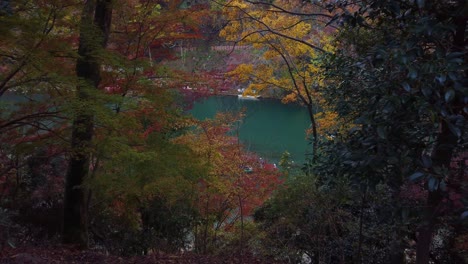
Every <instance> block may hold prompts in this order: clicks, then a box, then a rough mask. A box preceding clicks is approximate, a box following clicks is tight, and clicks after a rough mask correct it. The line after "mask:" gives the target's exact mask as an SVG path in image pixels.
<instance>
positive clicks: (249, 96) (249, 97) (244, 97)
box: [237, 94, 260, 100]
mask: <svg viewBox="0 0 468 264" xmlns="http://www.w3.org/2000/svg"><path fill="white" fill-rule="evenodd" d="M237 98H239V99H245V100H258V99H259V98H260V96H259V95H243V94H238V95H237Z"/></svg>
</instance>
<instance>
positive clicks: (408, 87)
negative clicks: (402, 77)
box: [401, 82, 411, 92]
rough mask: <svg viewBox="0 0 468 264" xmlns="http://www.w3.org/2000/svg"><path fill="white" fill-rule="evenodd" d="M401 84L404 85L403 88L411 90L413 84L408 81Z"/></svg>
mask: <svg viewBox="0 0 468 264" xmlns="http://www.w3.org/2000/svg"><path fill="white" fill-rule="evenodd" d="M401 86H403V89H405V91H407V92H410V91H411V86H410V85H409V84H408V83H407V82H404V83H402V84H401Z"/></svg>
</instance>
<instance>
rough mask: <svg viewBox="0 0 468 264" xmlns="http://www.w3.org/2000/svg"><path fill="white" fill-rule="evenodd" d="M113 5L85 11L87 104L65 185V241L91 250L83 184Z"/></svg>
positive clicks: (79, 68)
mask: <svg viewBox="0 0 468 264" xmlns="http://www.w3.org/2000/svg"><path fill="white" fill-rule="evenodd" d="M111 18H112V5H111V1H108V0H97V1H87V2H86V3H85V5H84V7H83V12H82V17H81V22H80V24H81V28H80V38H79V48H78V55H79V57H78V60H77V63H76V75H77V77H78V78H79V82H80V83H79V84H78V86H77V90H76V93H77V97H78V98H79V99H80V100H82V101H83V103H84V104H83V105H82V107H83V108H81V109H79V110H78V111H77V116H76V117H75V118H74V121H73V126H72V131H73V132H72V139H71V151H72V156H71V159H70V163H69V167H68V173H67V177H66V183H65V197H64V223H63V241H64V242H65V243H76V244H79V245H80V246H82V247H87V246H88V212H87V203H86V191H85V189H84V188H83V186H82V184H83V181H84V179H85V178H86V177H87V176H88V175H89V167H90V149H89V148H90V147H91V141H92V138H93V135H94V132H93V119H94V116H95V114H94V113H93V111H92V110H91V109H89V108H88V107H89V105H90V104H89V102H91V101H92V100H93V99H94V96H93V91H92V90H93V89H97V88H98V87H99V83H100V81H101V76H100V73H101V65H102V63H101V62H100V59H99V54H100V52H102V50H103V49H104V48H105V47H106V44H107V40H108V38H109V34H110V26H111Z"/></svg>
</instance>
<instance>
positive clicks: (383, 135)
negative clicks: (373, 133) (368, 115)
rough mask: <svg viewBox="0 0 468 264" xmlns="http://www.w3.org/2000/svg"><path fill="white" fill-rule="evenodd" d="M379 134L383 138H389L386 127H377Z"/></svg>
mask: <svg viewBox="0 0 468 264" xmlns="http://www.w3.org/2000/svg"><path fill="white" fill-rule="evenodd" d="M377 135H379V137H380V138H381V139H387V132H386V131H385V127H383V126H379V127H377Z"/></svg>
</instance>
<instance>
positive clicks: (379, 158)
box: [327, 1, 467, 263]
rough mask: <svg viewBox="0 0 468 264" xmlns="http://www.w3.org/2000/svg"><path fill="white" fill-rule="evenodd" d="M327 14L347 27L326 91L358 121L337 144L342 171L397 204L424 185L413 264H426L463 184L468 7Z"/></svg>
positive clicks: (396, 5)
mask: <svg viewBox="0 0 468 264" xmlns="http://www.w3.org/2000/svg"><path fill="white" fill-rule="evenodd" d="M358 7H359V12H355V13H354V14H353V13H351V12H349V9H352V10H356V9H357V8H358ZM330 8H335V9H342V10H345V11H344V12H343V13H342V15H341V16H340V17H341V19H342V20H343V21H344V22H345V23H346V25H348V27H346V28H344V29H343V30H342V32H341V38H340V41H341V45H342V46H341V48H340V49H339V53H336V55H335V56H332V57H331V58H332V64H331V67H330V68H329V69H330V70H329V71H328V73H329V75H328V78H329V79H330V81H332V80H333V81H335V82H334V83H333V82H330V83H331V84H333V85H331V86H330V89H327V93H328V96H327V99H328V101H329V102H330V103H331V104H332V105H334V109H335V111H336V112H337V113H338V114H339V115H340V116H342V117H345V119H348V120H352V122H354V124H355V126H354V129H353V130H351V131H349V133H346V134H347V135H346V141H345V142H339V145H341V147H342V149H341V150H340V153H341V155H342V157H343V158H344V159H343V164H349V165H350V168H352V169H349V172H350V171H352V170H355V172H354V173H356V175H361V176H358V178H359V179H360V180H361V181H363V180H366V181H368V183H370V184H371V185H370V186H375V184H376V183H378V182H385V183H386V184H388V185H389V186H390V187H391V188H392V191H393V192H394V195H393V196H394V197H395V199H396V198H397V196H398V195H399V192H400V187H401V186H402V185H403V184H404V183H405V182H407V181H408V179H409V180H411V181H421V180H423V183H424V186H425V189H426V190H427V202H426V204H425V209H424V210H422V211H421V212H420V213H421V219H420V222H419V227H418V230H417V232H418V238H417V263H428V262H429V258H430V245H431V241H432V235H433V232H434V230H435V228H436V226H437V223H438V222H439V220H440V219H441V218H440V217H441V216H442V215H443V213H442V211H443V210H442V209H441V208H442V207H443V204H442V203H441V201H442V199H443V197H446V196H447V195H448V192H447V190H448V189H447V186H450V185H451V184H455V183H456V181H457V180H456V179H457V178H459V177H460V175H457V173H458V174H459V173H460V172H455V171H453V170H451V169H450V163H451V161H452V159H453V157H455V156H456V155H458V154H457V153H460V152H461V151H463V150H462V149H463V148H464V145H465V143H464V138H463V132H462V131H465V130H466V127H465V120H466V109H465V110H464V109H463V100H464V98H465V97H466V91H465V90H466V89H465V88H464V87H466V69H465V68H466V65H465V63H464V61H465V59H466V57H465V56H466V42H465V41H464V39H466V36H465V28H466V19H467V17H466V13H464V12H465V11H463V10H466V3H465V2H464V1H458V2H451V3H447V4H444V5H442V4H441V3H436V2H426V1H420V2H418V3H408V2H404V1H383V2H379V3H377V2H370V3H365V4H362V5H357V6H353V5H349V6H348V5H347V4H346V3H337V4H332V3H330ZM442 39H443V40H442ZM462 39H463V40H462ZM332 100H333V102H332ZM339 145H338V144H337V146H339ZM337 149H338V148H337ZM345 167H346V165H345ZM376 175H381V176H380V177H379V176H376ZM408 177H409V178H408ZM399 250H400V251H401V250H402V248H401V245H400V249H399Z"/></svg>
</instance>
